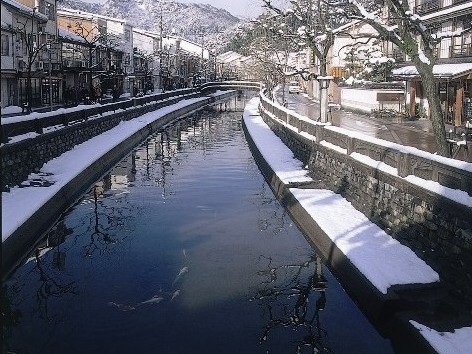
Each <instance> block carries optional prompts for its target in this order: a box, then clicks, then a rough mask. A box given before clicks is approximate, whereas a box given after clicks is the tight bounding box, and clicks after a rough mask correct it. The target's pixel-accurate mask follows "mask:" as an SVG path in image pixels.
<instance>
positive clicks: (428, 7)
mask: <svg viewBox="0 0 472 354" xmlns="http://www.w3.org/2000/svg"><path fill="white" fill-rule="evenodd" d="M441 7H442V0H428V1H425V2H424V3H422V4H419V5H417V6H415V13H416V14H418V15H424V14H427V13H430V12H434V11H437V10H438V9H440V8H441Z"/></svg>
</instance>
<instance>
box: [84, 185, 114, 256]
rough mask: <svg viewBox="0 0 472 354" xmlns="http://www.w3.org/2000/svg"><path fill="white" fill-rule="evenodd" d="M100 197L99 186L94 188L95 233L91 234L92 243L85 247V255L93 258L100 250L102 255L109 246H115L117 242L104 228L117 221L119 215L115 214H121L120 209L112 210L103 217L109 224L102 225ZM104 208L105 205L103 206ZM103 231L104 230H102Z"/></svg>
mask: <svg viewBox="0 0 472 354" xmlns="http://www.w3.org/2000/svg"><path fill="white" fill-rule="evenodd" d="M98 196H99V189H98V188H97V186H95V187H94V188H93V200H94V209H93V214H94V218H93V225H92V226H93V232H92V233H91V234H90V243H89V244H88V245H86V246H85V255H86V256H92V254H93V253H94V252H95V251H96V250H100V253H101V252H102V251H103V250H104V249H107V248H108V245H114V244H115V243H116V240H115V239H114V238H113V237H111V236H110V234H109V233H108V232H106V231H107V230H108V229H109V228H108V229H107V228H104V225H108V226H109V225H110V224H112V220H113V219H117V218H118V216H119V215H116V214H115V213H118V214H119V208H113V207H112V208H111V209H112V210H111V211H110V212H105V213H103V216H104V217H105V218H106V219H107V223H106V224H104V225H102V224H101V223H100V216H101V215H100V214H99V205H100V203H99V202H98ZM101 206H103V204H102V205H101ZM102 229H103V230H102Z"/></svg>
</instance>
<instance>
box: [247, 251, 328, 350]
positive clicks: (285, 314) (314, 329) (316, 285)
mask: <svg viewBox="0 0 472 354" xmlns="http://www.w3.org/2000/svg"><path fill="white" fill-rule="evenodd" d="M260 259H261V261H264V262H266V263H267V265H266V268H265V269H264V270H260V271H259V272H258V274H259V275H260V276H262V277H264V278H265V280H264V281H262V282H261V285H263V286H262V287H261V289H259V290H258V291H257V293H256V295H254V296H253V297H252V298H251V299H250V301H258V303H259V306H260V307H261V309H262V311H263V313H264V314H265V315H264V317H265V318H266V319H267V320H268V322H267V324H266V326H265V327H264V330H263V332H262V334H261V336H260V342H261V343H262V342H266V341H268V340H270V333H271V332H277V331H276V330H277V329H280V328H285V329H287V330H288V331H290V333H293V337H294V338H293V342H294V343H295V344H296V352H297V353H301V352H302V351H304V350H309V351H310V352H312V353H329V352H331V350H330V348H329V346H328V343H327V342H328V340H327V339H328V334H327V331H326V330H324V329H323V328H322V327H321V323H320V317H319V314H320V311H322V310H323V309H324V308H325V305H326V293H325V290H326V288H327V280H326V278H325V277H324V275H323V271H322V269H323V268H322V262H321V259H320V257H319V256H318V255H313V256H312V257H310V258H309V259H308V260H307V261H305V262H303V263H300V264H283V265H274V264H272V263H273V262H272V258H270V257H266V256H261V257H260ZM315 299H316V300H315ZM313 300H315V301H313ZM311 304H313V305H311ZM279 333H280V332H279Z"/></svg>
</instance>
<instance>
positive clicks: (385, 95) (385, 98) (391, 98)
mask: <svg viewBox="0 0 472 354" xmlns="http://www.w3.org/2000/svg"><path fill="white" fill-rule="evenodd" d="M377 101H378V102H398V101H403V92H377Z"/></svg>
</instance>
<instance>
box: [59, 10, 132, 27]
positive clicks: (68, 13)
mask: <svg viewBox="0 0 472 354" xmlns="http://www.w3.org/2000/svg"><path fill="white" fill-rule="evenodd" d="M57 14H58V15H63V16H76V17H80V18H85V19H89V20H90V19H95V18H97V19H98V18H99V19H102V20H108V21H113V22H119V23H123V24H128V22H127V21H126V20H123V19H121V18H116V17H109V16H104V15H98V14H93V13H90V12H85V11H80V10H74V9H61V10H57Z"/></svg>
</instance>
